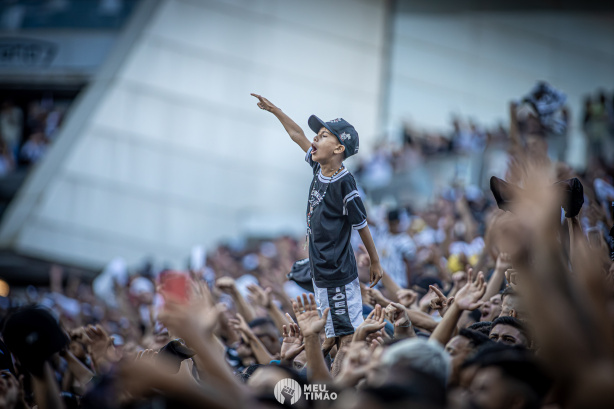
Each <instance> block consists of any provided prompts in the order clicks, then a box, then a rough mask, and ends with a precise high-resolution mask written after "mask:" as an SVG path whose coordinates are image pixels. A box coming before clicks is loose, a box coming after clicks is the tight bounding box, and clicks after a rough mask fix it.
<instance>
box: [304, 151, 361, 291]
mask: <svg viewBox="0 0 614 409" xmlns="http://www.w3.org/2000/svg"><path fill="white" fill-rule="evenodd" d="M305 160H306V161H307V163H308V164H309V165H310V166H311V167H312V169H313V180H312V182H311V186H310V187H309V198H308V201H307V213H306V215H307V218H308V220H309V225H310V229H308V230H309V262H310V264H311V271H312V274H313V278H314V281H315V283H316V285H317V286H318V287H322V288H330V287H337V286H341V285H346V284H348V283H350V282H351V281H352V280H354V279H355V278H357V277H358V271H357V269H356V258H355V257H354V251H353V250H352V246H351V244H350V236H351V233H352V229H355V230H360V229H362V228H364V227H366V226H367V211H366V210H365V206H364V204H363V203H362V199H361V198H360V195H359V193H358V189H357V187H356V181H355V180H354V176H352V174H351V173H350V172H349V171H348V170H347V168H345V167H344V168H343V169H342V170H341V171H340V172H339V173H337V174H336V175H334V176H332V177H326V176H324V175H322V172H321V169H320V164H319V163H317V162H315V161H314V160H313V159H312V158H311V148H310V149H309V150H308V151H307V155H306V156H305ZM322 198H323V199H322ZM310 213H311V214H310Z"/></svg>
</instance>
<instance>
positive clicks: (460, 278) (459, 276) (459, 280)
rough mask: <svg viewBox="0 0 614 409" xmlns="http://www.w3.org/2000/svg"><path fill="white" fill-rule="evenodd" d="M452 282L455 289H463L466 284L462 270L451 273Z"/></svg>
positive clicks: (464, 273) (465, 276) (465, 277)
mask: <svg viewBox="0 0 614 409" xmlns="http://www.w3.org/2000/svg"><path fill="white" fill-rule="evenodd" d="M452 282H453V283H454V286H455V287H456V288H462V287H464V286H465V284H467V273H466V272H465V271H462V270H460V271H457V272H455V273H453V274H452Z"/></svg>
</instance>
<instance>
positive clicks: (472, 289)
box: [430, 268, 486, 346]
mask: <svg viewBox="0 0 614 409" xmlns="http://www.w3.org/2000/svg"><path fill="white" fill-rule="evenodd" d="M472 275H473V269H471V268H470V269H469V271H468V273H467V277H468V278H467V284H465V286H464V287H463V288H461V289H460V291H459V292H458V293H456V298H455V299H454V303H453V304H452V305H451V306H450V308H449V309H448V311H447V312H446V314H445V315H444V316H443V318H442V319H441V321H440V322H439V324H438V325H437V327H436V328H435V330H434V331H433V333H432V334H431V337H430V339H431V340H435V341H438V342H439V343H440V344H441V345H443V346H445V345H446V344H447V343H448V341H449V340H450V339H451V338H452V336H453V335H454V331H455V330H456V324H457V323H458V320H459V319H460V316H461V314H462V313H463V311H473V310H475V309H476V308H479V307H480V306H481V305H482V301H480V299H481V298H482V296H483V295H484V293H485V292H486V283H485V282H484V274H482V272H481V271H480V272H479V273H478V278H477V280H475V282H474V281H473V276H472Z"/></svg>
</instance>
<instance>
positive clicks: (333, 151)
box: [311, 127, 345, 162]
mask: <svg viewBox="0 0 614 409" xmlns="http://www.w3.org/2000/svg"><path fill="white" fill-rule="evenodd" d="M311 148H312V149H311V158H312V159H313V160H314V161H316V162H322V161H324V162H326V161H328V160H330V159H331V158H332V157H333V156H334V155H343V152H344V151H345V147H344V146H343V145H341V144H340V143H339V140H338V139H337V137H336V136H335V135H333V134H332V133H330V131H329V130H328V129H326V128H324V127H322V128H320V132H318V134H317V135H316V136H314V138H313V143H312V144H311Z"/></svg>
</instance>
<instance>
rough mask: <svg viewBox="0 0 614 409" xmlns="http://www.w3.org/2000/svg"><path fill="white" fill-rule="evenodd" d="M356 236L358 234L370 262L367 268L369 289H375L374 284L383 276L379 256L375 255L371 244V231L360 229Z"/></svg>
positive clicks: (373, 244)
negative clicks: (369, 281) (369, 282)
mask: <svg viewBox="0 0 614 409" xmlns="http://www.w3.org/2000/svg"><path fill="white" fill-rule="evenodd" d="M358 234H360V238H361V239H362V242H363V244H364V245H365V248H366V249H367V253H369V259H370V260H371V267H370V268H369V275H370V279H371V285H370V286H369V288H373V287H375V284H377V283H378V282H379V280H381V279H382V276H383V275H384V270H383V269H382V266H381V264H380V263H379V256H378V255H377V250H376V249H375V243H373V237H371V231H370V230H369V226H365V227H363V228H362V229H360V230H358Z"/></svg>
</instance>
